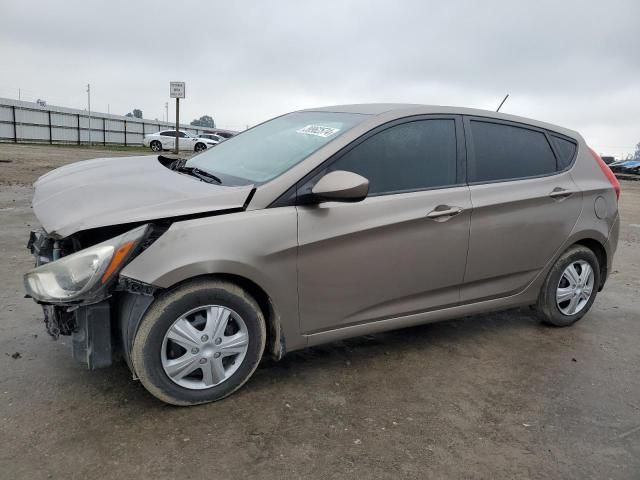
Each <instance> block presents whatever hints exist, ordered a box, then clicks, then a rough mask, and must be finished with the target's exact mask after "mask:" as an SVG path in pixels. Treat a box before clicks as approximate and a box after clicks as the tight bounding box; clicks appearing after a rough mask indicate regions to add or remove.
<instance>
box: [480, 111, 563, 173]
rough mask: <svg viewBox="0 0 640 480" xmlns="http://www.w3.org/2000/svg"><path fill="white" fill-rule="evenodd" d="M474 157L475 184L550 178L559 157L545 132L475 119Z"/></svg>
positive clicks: (555, 168) (555, 169)
mask: <svg viewBox="0 0 640 480" xmlns="http://www.w3.org/2000/svg"><path fill="white" fill-rule="evenodd" d="M470 124H471V137H472V141H473V151H474V158H473V161H472V162H471V165H470V172H469V176H470V181H471V182H491V181H499V180H511V179H518V178H526V177H536V176H540V175H548V174H551V173H554V172H555V171H557V166H556V157H555V155H554V154H553V150H552V149H551V146H550V145H549V142H548V141H547V137H546V136H545V134H544V133H542V132H540V131H537V130H530V129H528V128H526V127H516V126H512V125H506V124H502V123H493V122H486V121H477V120H471V121H470Z"/></svg>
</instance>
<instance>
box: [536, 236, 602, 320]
mask: <svg viewBox="0 0 640 480" xmlns="http://www.w3.org/2000/svg"><path fill="white" fill-rule="evenodd" d="M599 285H600V264H599V263H598V258H597V257H596V255H595V254H594V253H593V251H592V250H590V249H588V248H587V247H583V246H581V245H576V246H573V247H571V248H570V249H569V250H567V251H566V252H565V253H563V254H562V255H561V256H560V258H559V259H558V261H557V262H556V263H555V265H554V266H553V267H552V268H551V271H550V272H549V274H548V276H547V279H546V280H545V283H544V285H543V287H542V290H541V291H540V296H539V297H538V303H537V304H536V307H535V308H536V311H537V312H538V316H539V317H540V318H541V320H542V321H543V322H544V323H547V324H550V325H554V326H556V327H566V326H569V325H572V324H574V323H575V322H577V321H578V320H580V319H581V318H582V317H583V316H584V315H585V314H586V313H587V312H588V311H589V309H590V308H591V305H593V302H594V301H595V298H596V294H597V291H598V286H599Z"/></svg>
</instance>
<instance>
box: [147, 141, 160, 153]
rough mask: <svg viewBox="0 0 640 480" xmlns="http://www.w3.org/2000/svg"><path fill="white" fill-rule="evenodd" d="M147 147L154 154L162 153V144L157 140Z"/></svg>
mask: <svg viewBox="0 0 640 480" xmlns="http://www.w3.org/2000/svg"><path fill="white" fill-rule="evenodd" d="M149 146H150V147H151V150H153V151H154V152H161V151H162V144H161V143H160V142H159V141H158V140H154V141H153V142H151V145H149Z"/></svg>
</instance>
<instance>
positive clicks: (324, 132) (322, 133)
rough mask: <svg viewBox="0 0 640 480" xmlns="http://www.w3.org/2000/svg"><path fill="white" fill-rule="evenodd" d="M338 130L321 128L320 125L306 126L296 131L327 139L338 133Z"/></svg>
mask: <svg viewBox="0 0 640 480" xmlns="http://www.w3.org/2000/svg"><path fill="white" fill-rule="evenodd" d="M339 131H340V129H339V128H332V127H323V126H321V125H307V126H306V127H303V128H301V129H300V130H296V132H298V133H305V134H307V135H315V136H316V137H322V138H327V137H330V136H331V135H333V134H334V133H336V132H339Z"/></svg>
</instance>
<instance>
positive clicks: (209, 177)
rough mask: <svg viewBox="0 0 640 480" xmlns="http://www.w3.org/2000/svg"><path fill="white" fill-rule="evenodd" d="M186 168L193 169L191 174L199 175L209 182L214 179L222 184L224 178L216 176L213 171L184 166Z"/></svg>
mask: <svg viewBox="0 0 640 480" xmlns="http://www.w3.org/2000/svg"><path fill="white" fill-rule="evenodd" d="M183 169H184V170H188V169H190V170H191V174H192V175H194V176H196V177H198V178H199V179H200V180H203V181H205V182H206V181H209V183H211V180H213V181H214V182H216V183H218V184H220V185H222V180H220V178H219V177H216V176H215V175H214V174H213V173H210V172H207V171H206V170H200V169H199V168H191V167H183Z"/></svg>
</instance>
